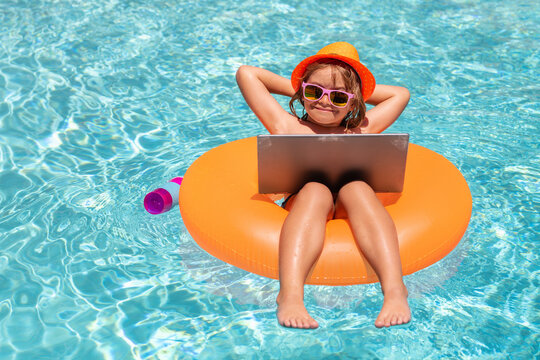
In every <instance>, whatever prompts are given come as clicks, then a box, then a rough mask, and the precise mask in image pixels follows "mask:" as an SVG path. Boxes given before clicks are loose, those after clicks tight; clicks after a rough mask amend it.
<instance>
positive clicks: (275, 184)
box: [257, 134, 409, 194]
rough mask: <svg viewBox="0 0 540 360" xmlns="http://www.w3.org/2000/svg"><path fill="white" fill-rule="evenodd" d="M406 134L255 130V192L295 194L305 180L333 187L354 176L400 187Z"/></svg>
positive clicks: (390, 188)
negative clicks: (285, 133) (276, 133)
mask: <svg viewBox="0 0 540 360" xmlns="http://www.w3.org/2000/svg"><path fill="white" fill-rule="evenodd" d="M408 144H409V135H408V134H350V135H349V134H339V135H338V134H330V135H259V136H258V137H257V156H258V175H259V193H261V194H269V193H296V192H298V191H299V190H300V189H301V188H302V186H303V185H304V184H306V183H308V182H311V181H316V182H320V183H323V184H325V185H327V186H328V187H329V188H330V190H331V191H332V192H338V191H339V189H340V188H341V187H342V186H343V185H345V184H347V183H348V182H351V181H354V180H362V181H365V182H367V183H368V184H369V185H370V186H371V187H372V188H373V190H375V191H376V192H401V191H402V190H403V180H404V177H405V165H406V161H407V150H408Z"/></svg>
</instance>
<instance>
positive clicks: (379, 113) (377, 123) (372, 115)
mask: <svg viewBox="0 0 540 360" xmlns="http://www.w3.org/2000/svg"><path fill="white" fill-rule="evenodd" d="M409 98H410V95H409V90H407V89H406V88H404V87H400V86H390V85H378V84H377V85H376V86H375V91H374V92H373V94H372V95H371V97H370V98H369V99H368V101H367V103H368V104H371V105H375V107H373V108H372V109H370V110H369V111H367V113H366V118H365V119H364V122H362V124H361V125H360V128H361V131H362V132H363V133H380V132H382V131H384V130H385V129H386V128H387V127H389V126H390V125H392V123H393V122H394V121H396V119H397V118H398V117H399V115H401V113H402V112H403V109H405V106H407V103H408V102H409Z"/></svg>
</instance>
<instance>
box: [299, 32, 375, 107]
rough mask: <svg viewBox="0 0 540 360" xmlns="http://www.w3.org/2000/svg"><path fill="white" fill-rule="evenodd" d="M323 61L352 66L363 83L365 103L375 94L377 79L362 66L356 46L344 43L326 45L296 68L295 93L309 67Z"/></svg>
mask: <svg viewBox="0 0 540 360" xmlns="http://www.w3.org/2000/svg"><path fill="white" fill-rule="evenodd" d="M321 59H336V60H340V61H343V62H345V63H347V64H349V65H350V66H352V67H353V69H354V70H356V73H357V74H358V76H359V77H360V80H361V81H362V97H363V98H364V101H365V100H367V99H368V98H369V97H370V96H371V94H373V90H374V89H375V77H373V74H372V73H371V72H370V71H369V70H368V68H367V67H365V66H364V65H362V63H361V62H360V58H359V57H358V51H356V49H355V48H354V46H352V45H351V44H349V43H347V42H344V41H341V42H335V43H332V44H330V45H326V46H325V47H323V48H322V49H321V50H319V52H317V54H316V55H313V56H310V57H308V58H306V59H304V60H303V61H302V62H301V63H300V64H298V65H297V66H296V68H295V69H294V71H293V72H292V75H291V83H292V86H293V88H294V90H295V91H298V89H299V88H300V85H301V81H302V76H303V75H304V72H305V71H306V68H307V67H308V65H310V64H313V63H314V62H315V61H317V60H321Z"/></svg>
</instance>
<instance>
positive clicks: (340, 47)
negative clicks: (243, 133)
mask: <svg viewBox="0 0 540 360" xmlns="http://www.w3.org/2000/svg"><path fill="white" fill-rule="evenodd" d="M236 79H237V82H238V86H239V87H240V90H241V91H242V94H243V96H244V98H245V100H246V102H247V103H248V105H249V107H250V108H251V110H252V111H253V112H254V113H255V115H256V116H257V117H258V118H259V120H260V121H261V122H262V123H263V125H264V126H265V127H266V129H267V130H268V131H269V132H270V133H271V134H343V133H345V134H358V133H379V132H381V131H383V130H384V129H386V128H387V127H388V126H390V125H391V124H392V123H393V122H394V121H395V120H396V119H397V118H398V116H399V115H400V114H401V112H402V111H403V109H404V108H405V106H407V102H408V101H409V92H408V91H407V89H405V88H402V87H397V86H389V85H375V79H374V78H373V75H372V74H371V73H370V72H369V70H368V69H367V68H366V67H365V66H364V65H362V64H361V63H360V62H359V59H358V52H357V51H356V49H355V48H354V47H353V46H352V45H351V44H348V43H345V42H339V43H333V44H330V45H328V46H325V47H324V48H322V49H321V50H320V51H319V52H318V53H317V54H316V55H314V56H311V57H308V58H306V59H304V60H303V61H302V62H301V63H300V64H299V65H298V66H297V67H296V68H295V69H294V71H293V73H292V76H291V80H290V81H289V80H288V79H286V78H284V77H281V76H279V75H276V74H274V73H272V72H270V71H267V70H264V69H260V68H256V67H251V66H246V65H243V66H241V67H240V68H239V69H238V71H237V73H236ZM272 93H273V94H280V95H285V96H288V97H291V101H290V103H289V106H290V110H291V112H292V114H290V113H288V112H287V111H285V110H284V109H283V108H282V107H281V106H280V105H279V103H278V102H277V101H276V100H275V99H274V98H273V96H272V95H271V94H272ZM295 101H299V102H300V104H302V105H303V107H304V114H303V115H302V116H300V117H299V116H297V114H296V111H295V108H294V102H295ZM365 102H367V103H369V104H372V105H375V106H374V107H373V108H372V109H370V110H369V111H367V112H366V105H365ZM285 208H286V209H287V210H289V214H288V216H287V218H286V220H285V222H284V224H283V227H282V230H281V235H280V243H279V281H280V291H279V294H278V296H277V304H278V311H277V317H278V321H279V323H280V324H281V325H283V326H286V327H296V328H316V327H318V323H317V322H316V321H315V320H314V319H313V318H312V317H311V316H310V315H309V314H308V312H307V310H306V308H305V306H304V282H305V280H306V277H307V275H308V274H309V271H310V269H311V267H312V266H313V265H314V263H315V261H316V260H317V257H318V256H319V255H320V253H321V251H322V248H323V242H324V235H325V228H326V222H327V221H328V220H330V219H332V218H345V217H346V218H348V219H349V222H350V226H351V229H352V232H353V234H354V237H355V240H356V242H357V243H358V245H359V246H360V249H361V250H362V253H363V254H364V255H365V256H366V258H367V260H368V261H369V263H370V264H371V266H372V267H373V269H374V270H375V272H376V273H377V276H378V278H379V280H380V283H381V288H382V291H383V294H384V303H383V306H382V309H381V312H380V313H379V316H378V317H377V319H376V320H375V326H377V327H383V326H386V327H388V326H391V325H399V324H404V323H407V322H409V320H410V318H411V314H410V310H409V305H408V302H407V295H408V293H407V289H406V287H405V284H404V283H403V275H402V272H401V259H400V257H399V246H398V239H397V233H396V228H395V226H394V223H393V221H392V218H391V217H390V215H389V214H388V213H387V212H386V210H385V208H384V207H383V205H382V204H381V203H380V202H379V200H378V199H377V197H376V196H375V193H374V192H373V190H372V189H371V188H370V187H369V185H367V184H366V183H365V182H362V181H353V182H351V183H348V184H346V185H345V186H343V187H342V188H341V189H340V190H339V192H338V194H332V193H331V192H330V190H329V189H328V188H327V187H326V186H325V185H323V184H320V183H316V182H310V183H307V184H305V185H304V186H303V187H302V189H301V190H300V191H299V192H298V193H297V194H295V195H293V196H291V197H290V198H289V199H287V201H286V204H285Z"/></svg>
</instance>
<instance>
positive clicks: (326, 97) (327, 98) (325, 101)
mask: <svg viewBox="0 0 540 360" xmlns="http://www.w3.org/2000/svg"><path fill="white" fill-rule="evenodd" d="M319 102H322V103H323V104H328V105H330V104H331V103H332V102H331V101H330V96H329V95H328V94H324V95H323V96H322V98H321V99H320V100H319Z"/></svg>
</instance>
